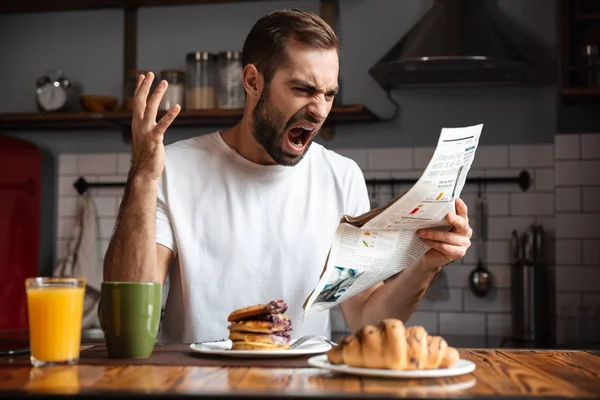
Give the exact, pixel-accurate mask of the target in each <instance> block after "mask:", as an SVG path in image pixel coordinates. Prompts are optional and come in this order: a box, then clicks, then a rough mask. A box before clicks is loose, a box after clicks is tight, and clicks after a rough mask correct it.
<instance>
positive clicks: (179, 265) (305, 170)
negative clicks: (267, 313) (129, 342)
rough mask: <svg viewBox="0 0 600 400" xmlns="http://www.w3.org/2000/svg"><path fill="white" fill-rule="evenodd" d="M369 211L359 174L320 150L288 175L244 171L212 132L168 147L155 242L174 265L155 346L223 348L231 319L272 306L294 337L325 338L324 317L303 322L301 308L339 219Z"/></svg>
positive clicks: (314, 148)
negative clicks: (215, 343) (281, 304)
mask: <svg viewBox="0 0 600 400" xmlns="http://www.w3.org/2000/svg"><path fill="white" fill-rule="evenodd" d="M369 209H370V205H369V196H368V194H367V188H366V183H365V180H364V176H363V174H362V171H361V170H360V168H359V167H358V165H357V164H356V163H355V162H354V161H353V160H351V159H349V158H345V157H343V156H341V155H339V154H336V153H334V152H333V151H330V150H327V149H325V148H324V147H323V146H321V145H319V144H318V143H313V144H312V145H311V147H310V149H309V150H308V152H307V154H306V155H305V156H304V158H303V159H302V161H300V163H298V164H297V165H296V166H294V167H286V166H281V165H269V166H264V165H258V164H255V163H253V162H250V161H248V160H247V159H245V158H243V157H242V156H240V155H239V154H238V153H236V152H235V151H234V150H233V149H232V148H231V147H229V145H227V143H226V142H225V141H224V140H223V138H222V137H221V134H220V132H215V133H210V134H206V135H202V136H199V137H196V138H193V139H188V140H183V141H180V142H177V143H174V144H171V145H168V146H167V147H166V165H165V170H164V173H163V175H162V178H161V180H160V183H159V190H158V202H157V219H156V241H157V243H160V244H162V245H164V246H166V247H168V248H170V249H171V250H173V252H174V253H175V262H174V264H173V266H172V267H171V270H170V272H169V293H168V296H167V300H166V304H165V313H164V319H163V325H162V327H161V332H160V337H159V340H160V341H161V342H183V343H191V342H197V341H203V340H219V339H226V338H227V336H228V334H229V332H228V330H227V326H228V322H227V316H228V315H229V313H230V312H231V311H233V310H234V309H237V308H240V307H246V306H249V305H253V304H259V303H266V302H268V301H271V300H276V299H283V300H284V301H285V302H287V304H288V306H289V307H288V310H287V311H286V314H287V315H289V317H290V318H291V322H292V331H291V336H292V337H299V336H302V335H305V334H317V335H325V336H328V337H329V336H330V335H331V328H330V320H329V312H327V311H326V312H320V313H316V314H311V315H309V316H307V317H306V318H305V319H304V321H302V305H303V303H304V301H305V300H306V298H307V296H308V295H309V294H310V293H311V291H312V290H313V288H314V287H315V285H316V283H317V282H318V280H319V277H320V276H321V273H322V271H323V267H324V263H325V260H326V258H327V254H328V252H329V249H330V247H331V242H332V238H333V235H334V233H335V230H336V228H337V226H338V224H339V221H340V218H341V217H342V215H344V214H347V215H359V214H362V213H364V212H366V211H368V210H369Z"/></svg>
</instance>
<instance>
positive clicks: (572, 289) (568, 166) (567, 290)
mask: <svg viewBox="0 0 600 400" xmlns="http://www.w3.org/2000/svg"><path fill="white" fill-rule="evenodd" d="M555 154H556V169H555V187H556V189H555V190H556V215H555V220H556V237H557V240H556V265H557V267H556V268H555V274H556V276H555V280H556V290H557V293H556V313H557V316H558V319H557V335H558V339H559V341H561V342H562V343H570V342H578V343H580V345H581V343H586V341H592V340H594V341H595V342H596V343H597V341H598V336H597V334H598V329H600V325H597V327H594V324H598V323H599V321H600V320H599V319H597V318H594V317H595V316H596V317H600V305H599V304H598V302H597V300H598V299H599V298H600V226H598V225H597V224H600V204H599V203H600V189H599V186H600V174H599V173H598V172H599V171H600V134H581V135H577V134H570V135H557V136H556V151H555ZM583 346H585V344H584V345H583Z"/></svg>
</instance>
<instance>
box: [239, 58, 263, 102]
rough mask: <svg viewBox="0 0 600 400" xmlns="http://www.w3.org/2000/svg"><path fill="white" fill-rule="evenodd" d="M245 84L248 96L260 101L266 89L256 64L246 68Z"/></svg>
mask: <svg viewBox="0 0 600 400" xmlns="http://www.w3.org/2000/svg"><path fill="white" fill-rule="evenodd" d="M243 82H244V89H245V90H246V94H247V95H248V96H250V97H254V98H255V99H258V98H259V97H260V94H261V93H262V90H263V88H264V78H263V76H262V74H261V73H260V72H259V71H258V69H257V68H256V66H255V65H254V64H247V65H246V66H245V67H244V72H243Z"/></svg>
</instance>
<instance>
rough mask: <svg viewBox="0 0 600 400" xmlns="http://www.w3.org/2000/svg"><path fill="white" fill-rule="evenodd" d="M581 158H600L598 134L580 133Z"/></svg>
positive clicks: (599, 137) (599, 138) (599, 136)
mask: <svg viewBox="0 0 600 400" xmlns="http://www.w3.org/2000/svg"><path fill="white" fill-rule="evenodd" d="M581 158H582V159H584V160H587V159H594V160H598V159H599V158H600V135H599V134H596V135H581Z"/></svg>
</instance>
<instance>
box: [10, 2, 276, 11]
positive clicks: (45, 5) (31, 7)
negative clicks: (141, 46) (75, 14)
mask: <svg viewBox="0 0 600 400" xmlns="http://www.w3.org/2000/svg"><path fill="white" fill-rule="evenodd" d="M251 1H273V0H54V1H48V0H20V1H2V2H0V14H9V13H39V12H57V11H77V10H78V11H83V10H100V9H107V8H120V9H128V8H129V9H130V8H138V7H160V6H177V5H192V4H211V3H212V4H214V3H236V2H237V3H239V2H251Z"/></svg>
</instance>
